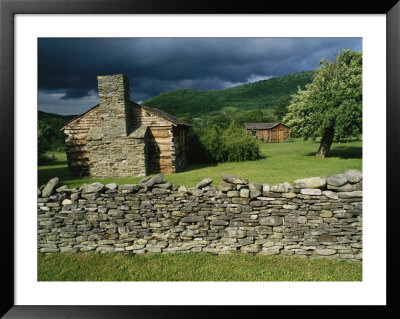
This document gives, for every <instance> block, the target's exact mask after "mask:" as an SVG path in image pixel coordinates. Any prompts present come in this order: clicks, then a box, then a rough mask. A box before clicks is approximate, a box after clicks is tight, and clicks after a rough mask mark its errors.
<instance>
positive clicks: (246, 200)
mask: <svg viewBox="0 0 400 319" xmlns="http://www.w3.org/2000/svg"><path fill="white" fill-rule="evenodd" d="M232 203H233V204H243V205H248V204H249V203H250V198H244V197H233V198H232Z"/></svg>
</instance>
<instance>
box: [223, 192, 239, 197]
mask: <svg viewBox="0 0 400 319" xmlns="http://www.w3.org/2000/svg"><path fill="white" fill-rule="evenodd" d="M226 196H228V197H239V196H240V193H239V192H238V191H228V192H227V193H226Z"/></svg>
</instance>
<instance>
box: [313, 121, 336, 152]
mask: <svg viewBox="0 0 400 319" xmlns="http://www.w3.org/2000/svg"><path fill="white" fill-rule="evenodd" d="M334 135H335V129H334V128H333V126H331V127H328V128H327V129H326V130H325V132H324V135H322V138H321V143H320V144H319V150H318V153H317V154H316V155H315V156H316V157H326V156H327V155H328V152H329V149H330V148H331V145H332V141H333V136H334Z"/></svg>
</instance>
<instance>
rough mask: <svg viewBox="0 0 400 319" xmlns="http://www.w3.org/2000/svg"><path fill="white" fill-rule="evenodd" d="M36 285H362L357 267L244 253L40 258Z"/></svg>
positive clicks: (90, 254)
mask: <svg viewBox="0 0 400 319" xmlns="http://www.w3.org/2000/svg"><path fill="white" fill-rule="evenodd" d="M38 260H39V265H38V266H39V267H38V269H39V271H38V280H39V281H361V280H362V265H361V263H354V262H345V261H335V260H325V259H318V260H317V259H310V258H299V257H282V256H258V255H245V254H231V255H219V256H217V255H211V254H154V255H123V254H117V253H113V254H100V253H77V254H65V253H55V254H47V255H45V254H41V253H40V254H39V255H38Z"/></svg>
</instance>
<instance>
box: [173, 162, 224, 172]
mask: <svg viewBox="0 0 400 319" xmlns="http://www.w3.org/2000/svg"><path fill="white" fill-rule="evenodd" d="M217 165H218V163H215V162H210V163H189V164H188V165H187V166H186V167H185V168H184V169H183V170H182V171H181V172H182V173H183V172H189V171H195V170H198V169H202V168H207V167H216V166H217Z"/></svg>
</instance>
